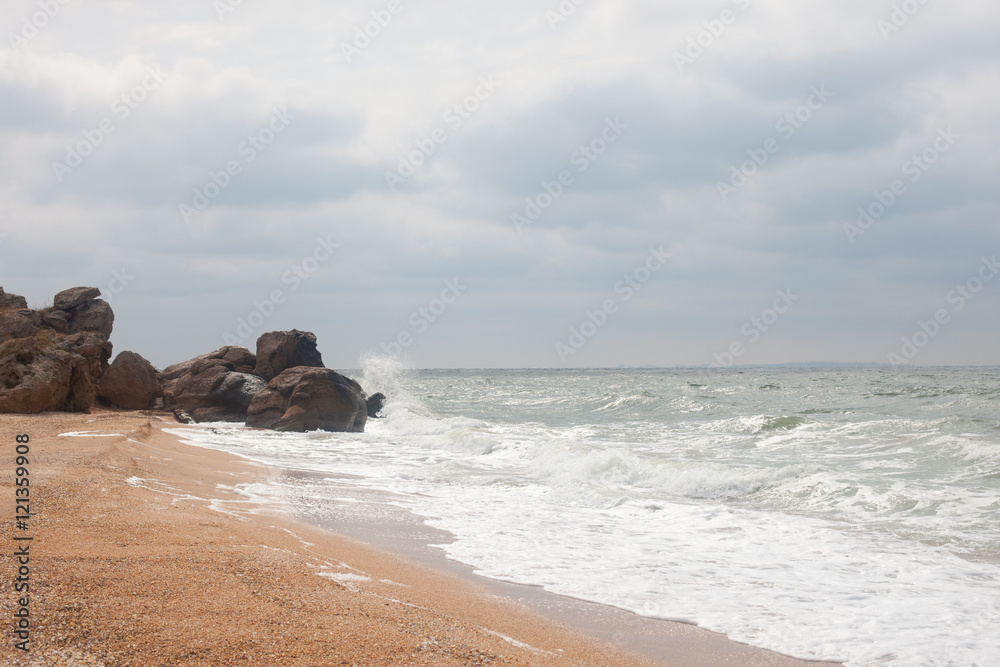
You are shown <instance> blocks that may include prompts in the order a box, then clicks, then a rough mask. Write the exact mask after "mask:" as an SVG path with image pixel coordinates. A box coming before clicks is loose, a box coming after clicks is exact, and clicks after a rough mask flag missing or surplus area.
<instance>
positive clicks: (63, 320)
mask: <svg viewBox="0 0 1000 667" xmlns="http://www.w3.org/2000/svg"><path fill="white" fill-rule="evenodd" d="M38 313H39V315H40V316H41V318H42V324H43V325H44V326H47V327H49V328H50V329H55V330H56V331H58V332H59V333H69V316H68V314H67V313H66V311H64V310H56V309H55V308H44V309H42V310H40V311H38Z"/></svg>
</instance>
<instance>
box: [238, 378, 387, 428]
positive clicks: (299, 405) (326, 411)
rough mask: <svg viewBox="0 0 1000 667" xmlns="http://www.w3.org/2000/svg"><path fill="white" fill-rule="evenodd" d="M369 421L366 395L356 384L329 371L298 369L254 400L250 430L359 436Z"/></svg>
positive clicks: (273, 383)
mask: <svg viewBox="0 0 1000 667" xmlns="http://www.w3.org/2000/svg"><path fill="white" fill-rule="evenodd" d="M367 417H368V406H367V404H366V402H365V394H364V391H362V389H361V385H359V384H358V383H357V382H355V381H354V380H351V379H350V378H347V377H344V376H343V375H341V374H340V373H337V372H336V371H332V370H330V369H329V368H315V367H307V366H298V367H295V368H289V369H287V370H284V371H282V372H281V373H280V374H279V375H278V376H277V377H275V378H274V379H272V380H271V381H270V382H268V384H267V387H265V388H264V389H263V390H262V391H261V392H260V393H259V394H257V395H256V396H255V397H254V399H253V402H251V403H250V408H249V409H248V410H247V426H254V427H257V428H270V429H274V430H276V431H296V432H299V433H302V432H305V431H315V430H323V431H351V432H356V433H360V432H363V431H364V430H365V421H366V420H367Z"/></svg>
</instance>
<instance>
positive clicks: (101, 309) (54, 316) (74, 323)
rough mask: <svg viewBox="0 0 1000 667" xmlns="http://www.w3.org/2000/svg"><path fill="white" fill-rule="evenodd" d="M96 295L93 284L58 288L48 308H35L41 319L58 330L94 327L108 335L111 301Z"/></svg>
mask: <svg viewBox="0 0 1000 667" xmlns="http://www.w3.org/2000/svg"><path fill="white" fill-rule="evenodd" d="M100 295H101V290H99V289H97V288H96V287H74V288H72V289H68V290H64V291H62V292H59V294H56V297H55V299H54V300H53V305H52V307H51V308H45V309H44V310H41V311H39V314H40V315H41V318H42V322H43V324H44V325H45V326H47V327H50V328H52V329H54V330H55V331H58V332H59V333H65V334H74V333H79V332H80V331H96V332H97V333H99V334H101V335H102V336H104V337H105V338H111V331H112V329H113V328H114V324H115V314H114V312H113V311H112V310H111V304H109V303H108V302H107V301H104V300H103V299H98V298H97V297H99V296H100Z"/></svg>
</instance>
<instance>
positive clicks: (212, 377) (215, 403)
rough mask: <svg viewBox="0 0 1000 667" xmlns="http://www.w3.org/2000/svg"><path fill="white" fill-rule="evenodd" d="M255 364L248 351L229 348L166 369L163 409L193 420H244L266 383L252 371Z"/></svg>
mask: <svg viewBox="0 0 1000 667" xmlns="http://www.w3.org/2000/svg"><path fill="white" fill-rule="evenodd" d="M253 362H254V359H253V355H252V354H251V353H250V351H249V350H247V349H246V348H240V347H232V346H226V347H222V348H219V349H218V350H216V351H215V352H210V353H209V354H203V355H201V356H200V357H195V358H194V359H191V360H189V361H186V362H184V363H181V364H175V365H173V366H169V367H167V368H165V369H164V370H163V372H162V373H160V380H161V383H162V385H163V402H164V407H165V408H166V409H168V410H174V411H175V412H183V413H187V414H188V415H190V417H191V418H192V419H193V420H194V421H233V422H242V421H244V420H245V419H246V416H247V408H248V407H249V406H250V402H251V401H252V400H253V397H254V396H255V395H256V394H257V393H258V392H259V391H261V390H262V389H263V388H264V386H265V385H266V384H267V383H266V382H264V380H263V379H261V378H259V377H257V376H256V375H253V374H252V373H250V372H249V371H250V370H252V369H253V365H254V363H253Z"/></svg>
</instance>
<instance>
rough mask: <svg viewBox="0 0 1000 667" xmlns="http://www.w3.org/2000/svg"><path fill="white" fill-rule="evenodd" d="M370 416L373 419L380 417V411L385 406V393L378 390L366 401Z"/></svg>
mask: <svg viewBox="0 0 1000 667" xmlns="http://www.w3.org/2000/svg"><path fill="white" fill-rule="evenodd" d="M366 405H367V409H368V416H369V417H371V418H373V419H378V418H379V416H378V413H380V412H381V411H382V408H384V407H385V394H383V393H382V392H378V393H377V394H372V395H371V396H369V397H368V400H367V401H366Z"/></svg>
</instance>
